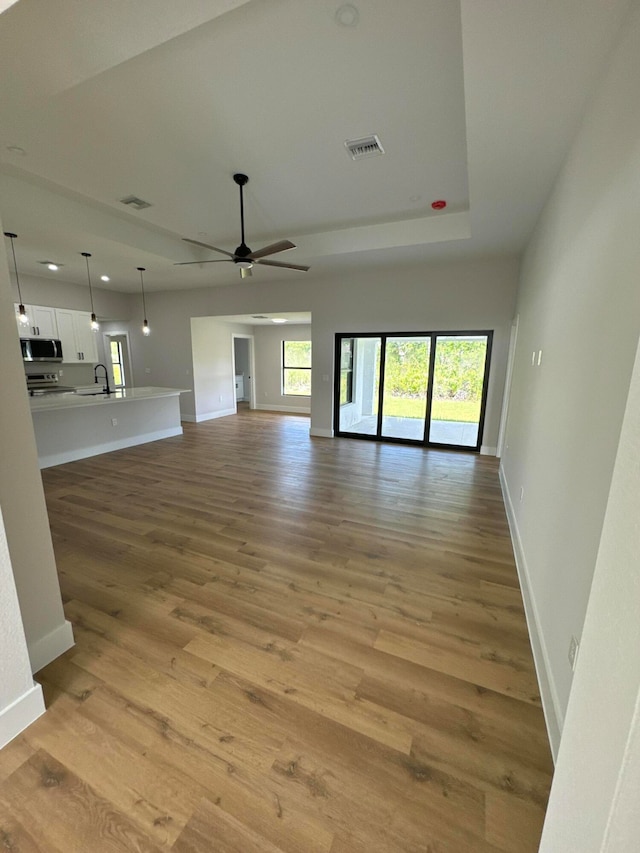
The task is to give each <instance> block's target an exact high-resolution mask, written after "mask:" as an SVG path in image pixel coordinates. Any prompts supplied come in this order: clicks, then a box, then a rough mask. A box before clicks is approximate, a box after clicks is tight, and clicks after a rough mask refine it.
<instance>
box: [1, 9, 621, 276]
mask: <svg viewBox="0 0 640 853" xmlns="http://www.w3.org/2000/svg"><path fill="white" fill-rule="evenodd" d="M340 5H341V4H340V0H333V2H329V1H328V0H251V2H246V0H244V2H243V0H181V2H180V3H175V2H174V0H136V3H131V2H129V0H110V2H109V3H104V0H82V2H79V0H47V3H45V4H43V3H42V2H40V0H19V2H18V3H16V4H15V5H14V6H12V7H11V8H9V9H8V10H7V11H6V12H4V13H3V14H2V15H0V55H1V56H2V70H1V72H0V74H1V76H0V216H1V217H2V222H3V226H4V229H5V230H12V231H15V232H16V233H17V234H18V235H19V237H18V240H17V241H16V252H17V254H18V258H19V265H20V270H21V272H24V273H30V274H34V275H45V276H55V275H58V276H61V275H63V276H64V278H65V279H67V280H71V281H77V282H80V283H83V282H84V281H85V268H84V266H83V259H82V258H81V257H80V255H79V254H78V253H79V252H81V251H88V252H91V253H92V256H93V257H92V265H93V268H94V270H95V272H96V274H98V273H100V272H107V273H108V274H109V275H110V276H111V282H110V283H109V284H108V285H105V286H107V287H110V288H113V289H116V290H123V291H127V290H131V291H133V290H137V288H138V287H139V278H138V276H137V273H136V271H135V268H136V267H138V266H144V267H146V268H147V273H146V276H145V287H146V288H147V289H148V290H159V289H174V288H189V287H204V286H207V285H217V284H233V285H234V286H238V287H240V286H242V283H241V281H240V279H239V273H238V271H237V269H235V267H234V266H233V264H231V263H216V264H207V265H195V266H188V267H180V266H174V265H173V262H174V261H187V260H204V259H209V258H215V257H222V256H216V255H215V254H214V253H212V252H209V251H207V250H200V249H197V248H195V247H193V246H190V245H189V244H187V243H184V242H182V240H181V238H182V237H190V238H193V239H196V240H201V241H204V242H207V243H212V244H214V245H217V246H219V247H221V248H223V249H226V250H233V249H234V248H235V246H236V245H237V244H238V243H239V242H240V233H239V231H240V228H239V209H238V189H237V187H236V186H235V184H234V183H233V181H232V178H231V176H232V174H233V173H234V172H236V171H243V172H246V173H247V174H248V175H249V177H250V181H249V184H248V186H247V188H246V192H245V214H246V237H247V243H248V244H249V245H250V246H251V247H252V248H253V249H258V248H259V247H261V246H263V245H265V244H267V243H270V242H272V241H275V240H279V239H283V238H288V239H291V240H293V242H294V243H296V244H297V247H298V248H297V249H295V250H293V251H291V252H288V253H287V254H286V255H283V256H280V258H278V257H275V258H274V260H283V261H285V262H286V261H288V262H291V263H303V264H310V265H311V267H312V269H311V271H310V272H309V273H302V272H293V271H279V270H274V269H268V268H266V267H260V268H255V269H254V276H253V279H252V281H253V282H256V281H257V279H258V277H259V278H260V280H264V281H265V282H269V281H274V280H281V279H282V278H285V277H286V278H287V279H288V280H289V279H293V280H295V278H296V277H299V278H302V277H306V278H310V279H313V278H314V277H315V276H317V275H322V274H325V273H334V274H335V273H339V272H340V271H344V270H348V269H352V268H353V267H354V266H356V265H358V266H360V267H362V266H364V267H366V266H367V265H376V264H380V263H385V264H397V263H405V262H416V261H429V260H435V259H441V258H446V257H451V256H453V255H460V254H465V255H474V254H476V255H488V254H497V253H518V252H520V251H521V250H522V248H523V247H524V245H525V244H526V240H527V239H528V237H529V235H530V233H531V230H532V228H533V226H534V224H535V221H536V218H537V216H538V215H539V212H540V209H541V206H542V204H543V202H544V200H545V198H546V195H547V194H548V192H549V189H550V187H551V184H552V182H553V179H554V177H555V175H556V174H557V171H558V169H559V167H560V164H561V162H562V158H563V156H564V153H565V152H566V149H567V147H568V144H569V142H570V139H571V136H572V134H573V132H574V131H575V128H576V126H577V123H578V121H579V118H580V115H581V111H582V109H583V106H584V103H585V99H586V97H587V95H588V93H589V91H590V89H591V88H592V86H593V83H594V81H595V80H596V78H597V76H598V75H599V73H600V72H601V70H602V67H603V65H604V62H605V60H606V56H607V54H608V53H609V51H610V49H611V47H612V44H613V41H614V39H615V36H616V34H617V32H618V30H619V28H620V24H621V22H622V20H623V16H624V14H625V12H626V10H627V8H628V6H629V0H606V2H603V0H461V2H458V0H398V2H395V3H390V2H388V0H356V2H355V5H356V7H357V10H358V13H359V20H358V23H357V25H356V26H352V27H349V26H341V25H340V24H339V23H338V22H337V21H336V17H335V16H336V11H337V10H338V8H339V6H340ZM371 133H377V134H378V135H379V137H380V139H381V142H382V144H383V146H384V148H385V150H386V153H385V154H384V155H383V156H380V157H377V158H370V159H366V160H362V161H359V162H353V161H351V160H350V158H349V157H348V155H347V153H346V150H345V148H344V141H345V140H346V139H349V138H354V137H361V136H366V135H368V134H371ZM16 147H18V148H21V149H22V150H23V151H24V153H21V152H20V151H16V150H15V148H16ZM11 149H13V150H11ZM130 194H134V195H136V196H139V197H140V198H143V199H145V200H147V201H149V202H151V203H152V207H150V208H148V209H146V210H144V211H140V212H135V211H131V210H130V209H129V208H126V207H125V206H123V205H122V204H121V203H120V202H119V199H120V198H122V197H124V196H127V195H130ZM436 199H446V200H447V202H448V206H447V208H446V210H444V211H441V212H435V211H433V210H432V209H431V202H432V201H434V200H436ZM45 259H46V260H54V261H58V262H60V263H62V264H64V265H65V266H64V268H63V270H61V271H60V272H59V273H57V274H56V273H48V272H47V271H46V270H45V269H44V268H43V267H42V266H40V265H39V264H38V261H41V260H45Z"/></svg>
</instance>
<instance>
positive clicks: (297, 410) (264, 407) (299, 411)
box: [256, 403, 311, 415]
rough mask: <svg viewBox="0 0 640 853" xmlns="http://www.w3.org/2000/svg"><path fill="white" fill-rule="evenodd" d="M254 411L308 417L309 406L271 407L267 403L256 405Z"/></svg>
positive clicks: (309, 412)
mask: <svg viewBox="0 0 640 853" xmlns="http://www.w3.org/2000/svg"><path fill="white" fill-rule="evenodd" d="M256 409H259V410H260V411H261V412H289V413H290V414H294V415H310V414H311V409H310V407H309V406H272V405H270V404H269V403H258V404H257V405H256Z"/></svg>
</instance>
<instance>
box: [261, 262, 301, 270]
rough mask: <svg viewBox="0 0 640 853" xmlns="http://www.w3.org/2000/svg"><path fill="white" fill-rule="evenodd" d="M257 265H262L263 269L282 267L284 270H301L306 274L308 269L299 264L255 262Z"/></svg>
mask: <svg viewBox="0 0 640 853" xmlns="http://www.w3.org/2000/svg"><path fill="white" fill-rule="evenodd" d="M256 263H257V264H264V265H265V267H282V268H283V269H285V270H301V271H302V272H307V270H309V269H310V267H303V266H302V265H301V264H282V263H280V261H256Z"/></svg>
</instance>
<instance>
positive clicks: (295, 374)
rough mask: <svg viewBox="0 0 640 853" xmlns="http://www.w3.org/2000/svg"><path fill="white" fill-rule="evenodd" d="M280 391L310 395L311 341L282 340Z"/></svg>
mask: <svg viewBox="0 0 640 853" xmlns="http://www.w3.org/2000/svg"><path fill="white" fill-rule="evenodd" d="M282 393H283V394H285V395H291V396H293V397H310V396H311V341H283V342H282Z"/></svg>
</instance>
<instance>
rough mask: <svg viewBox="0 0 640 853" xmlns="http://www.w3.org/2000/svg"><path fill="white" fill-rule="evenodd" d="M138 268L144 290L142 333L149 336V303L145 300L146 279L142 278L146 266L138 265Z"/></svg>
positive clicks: (141, 286)
mask: <svg viewBox="0 0 640 853" xmlns="http://www.w3.org/2000/svg"><path fill="white" fill-rule="evenodd" d="M136 269H137V270H138V272H139V273H140V289H141V290H142V315H143V317H144V320H143V321H142V334H143V335H145V336H146V337H149V335H150V334H151V329H150V328H149V324H148V323H147V305H146V303H145V300H144V279H143V278H142V273H143V272H144V271H145V267H136Z"/></svg>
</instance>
